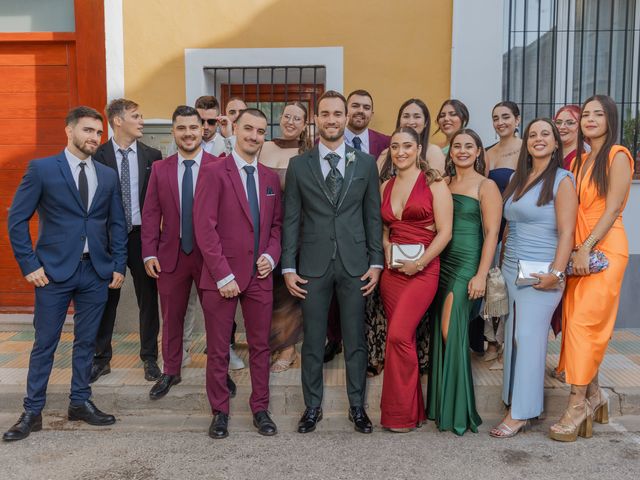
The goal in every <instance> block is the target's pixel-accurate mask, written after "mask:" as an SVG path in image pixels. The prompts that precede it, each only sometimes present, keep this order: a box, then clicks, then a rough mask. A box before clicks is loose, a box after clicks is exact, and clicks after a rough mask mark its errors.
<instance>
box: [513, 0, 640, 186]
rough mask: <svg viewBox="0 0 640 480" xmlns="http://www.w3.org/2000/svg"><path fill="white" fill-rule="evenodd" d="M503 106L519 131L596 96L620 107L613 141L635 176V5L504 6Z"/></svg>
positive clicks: (528, 1)
mask: <svg viewBox="0 0 640 480" xmlns="http://www.w3.org/2000/svg"><path fill="white" fill-rule="evenodd" d="M505 10H506V11H505V21H506V22H505V23H506V25H508V28H507V29H506V30H505V36H506V38H505V47H506V52H505V54H504V57H503V67H504V68H503V72H504V73H503V98H504V99H506V100H512V101H514V102H516V103H518V104H519V105H520V108H521V113H522V125H526V124H527V123H528V122H529V121H531V120H532V119H534V118H536V117H541V116H545V117H551V116H553V114H554V113H555V112H556V111H557V109H558V108H560V107H561V106H562V105H566V104H571V103H573V104H578V105H581V104H582V102H584V100H586V99H587V98H588V97H590V96H591V95H594V94H596V93H598V94H606V95H609V96H611V97H612V98H613V99H614V100H615V101H616V102H617V104H618V109H619V116H620V118H619V120H620V131H619V132H618V135H619V137H618V140H619V141H620V142H621V143H622V144H624V145H625V146H627V147H628V148H629V150H630V151H631V153H632V155H633V157H634V158H635V159H636V170H635V171H636V176H637V175H638V174H640V1H638V0H509V1H507V2H505Z"/></svg>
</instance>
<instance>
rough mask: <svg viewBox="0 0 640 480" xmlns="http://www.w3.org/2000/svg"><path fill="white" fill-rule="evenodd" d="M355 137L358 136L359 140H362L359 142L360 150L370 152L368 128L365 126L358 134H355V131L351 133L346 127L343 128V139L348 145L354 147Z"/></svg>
mask: <svg viewBox="0 0 640 480" xmlns="http://www.w3.org/2000/svg"><path fill="white" fill-rule="evenodd" d="M355 137H358V138H359V139H360V141H361V142H362V143H361V144H360V150H362V151H363V152H365V153H370V152H369V129H368V128H365V129H364V132H362V133H359V134H358V135H356V134H355V133H353V132H352V131H351V130H349V129H348V128H345V129H344V141H345V142H346V143H347V145H349V146H350V147H353V148H356V147H354V146H353V139H354V138H355Z"/></svg>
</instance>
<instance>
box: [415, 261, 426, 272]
mask: <svg viewBox="0 0 640 480" xmlns="http://www.w3.org/2000/svg"><path fill="white" fill-rule="evenodd" d="M413 263H415V264H416V268H417V269H418V271H419V272H421V271H422V270H424V264H423V263H422V262H421V261H420V260H416V261H415V262H413Z"/></svg>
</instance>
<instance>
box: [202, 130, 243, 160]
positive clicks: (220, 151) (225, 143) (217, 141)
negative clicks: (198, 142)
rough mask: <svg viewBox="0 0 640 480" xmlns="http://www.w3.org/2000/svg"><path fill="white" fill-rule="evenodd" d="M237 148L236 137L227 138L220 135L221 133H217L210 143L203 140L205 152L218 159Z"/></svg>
mask: <svg viewBox="0 0 640 480" xmlns="http://www.w3.org/2000/svg"><path fill="white" fill-rule="evenodd" d="M235 146H236V137H235V135H232V136H230V137H229V138H225V137H223V136H222V135H220V133H218V132H216V134H215V135H214V136H213V138H212V139H211V140H209V141H208V142H207V141H205V140H202V148H203V149H204V151H205V152H207V153H210V154H211V155H215V156H216V157H219V156H221V155H228V154H230V153H231V151H232V150H233V148H234V147H235Z"/></svg>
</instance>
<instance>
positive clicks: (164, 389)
mask: <svg viewBox="0 0 640 480" xmlns="http://www.w3.org/2000/svg"><path fill="white" fill-rule="evenodd" d="M181 381H182V378H180V375H167V374H164V373H163V374H162V375H160V379H159V380H158V381H157V382H156V384H155V385H154V386H153V387H151V391H150V392H149V398H151V400H158V399H160V398H162V397H164V396H165V395H166V394H167V393H169V390H171V387H173V386H174V385H177V384H179V383H180V382H181Z"/></svg>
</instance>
